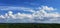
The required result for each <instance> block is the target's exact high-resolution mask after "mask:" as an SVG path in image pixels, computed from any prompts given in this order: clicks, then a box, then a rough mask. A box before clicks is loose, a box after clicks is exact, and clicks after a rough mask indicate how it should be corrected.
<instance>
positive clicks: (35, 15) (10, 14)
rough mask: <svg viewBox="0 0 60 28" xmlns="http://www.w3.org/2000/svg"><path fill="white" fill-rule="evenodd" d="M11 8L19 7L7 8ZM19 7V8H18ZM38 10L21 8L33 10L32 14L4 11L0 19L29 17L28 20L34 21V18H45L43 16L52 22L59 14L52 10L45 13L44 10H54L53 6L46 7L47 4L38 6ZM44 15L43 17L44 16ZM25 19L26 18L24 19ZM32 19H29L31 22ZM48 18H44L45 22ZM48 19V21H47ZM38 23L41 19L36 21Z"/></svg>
mask: <svg viewBox="0 0 60 28" xmlns="http://www.w3.org/2000/svg"><path fill="white" fill-rule="evenodd" d="M12 8H14V9H16V8H19V7H11V8H9V9H12ZM19 9H20V8H19ZM38 9H39V10H38V11H35V10H33V9H29V8H28V9H27V8H22V9H21V10H24V11H30V12H33V13H32V14H25V13H20V12H18V13H16V14H13V12H12V11H9V12H8V13H6V14H5V15H1V16H0V19H1V18H3V19H6V18H7V19H10V18H12V19H25V18H27V19H29V20H33V21H34V22H36V21H35V20H34V19H35V18H36V19H38V20H39V19H40V20H45V18H48V19H49V21H51V22H53V21H54V20H58V19H59V17H60V14H59V13H58V12H56V13H55V12H54V13H52V12H51V13H47V12H46V11H45V10H47V11H54V10H55V8H53V7H48V6H42V7H39V8H38ZM44 17H45V18H44ZM25 20H26V19H25ZM33 21H31V22H33ZM47 21H48V20H47V19H46V22H47ZM49 21H48V22H49ZM26 22H27V20H26ZM38 22H39V23H40V22H41V21H38Z"/></svg>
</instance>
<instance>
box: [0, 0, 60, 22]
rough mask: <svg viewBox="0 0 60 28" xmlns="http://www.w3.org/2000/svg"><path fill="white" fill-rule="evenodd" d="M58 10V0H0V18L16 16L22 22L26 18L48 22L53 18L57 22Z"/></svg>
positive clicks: (59, 7)
mask: <svg viewBox="0 0 60 28" xmlns="http://www.w3.org/2000/svg"><path fill="white" fill-rule="evenodd" d="M55 9H56V10H55ZM18 12H19V13H18ZM47 12H48V13H47ZM59 12H60V0H0V18H2V20H3V19H5V18H8V19H10V20H11V19H12V18H13V19H15V18H16V19H22V20H23V21H22V22H24V21H26V20H27V21H28V20H29V22H31V21H32V22H34V21H35V20H39V19H41V20H42V21H48V22H49V21H50V22H51V21H52V22H54V21H55V20H56V21H58V22H59V20H58V19H59V18H58V17H60V13H59ZM45 17H47V18H45ZM50 17H51V18H52V17H53V19H51V20H50ZM56 17H57V18H58V19H57V18H56ZM26 18H29V19H26ZM35 18H37V19H35ZM54 18H56V19H54ZM8 19H7V20H8ZM13 19H12V21H13ZM27 21H26V22H27ZM8 22H9V21H8ZM35 22H39V21H35Z"/></svg>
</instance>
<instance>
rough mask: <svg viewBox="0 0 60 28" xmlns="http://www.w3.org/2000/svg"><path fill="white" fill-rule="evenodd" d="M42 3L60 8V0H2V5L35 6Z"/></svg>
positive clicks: (0, 2) (0, 4) (0, 3)
mask: <svg viewBox="0 0 60 28" xmlns="http://www.w3.org/2000/svg"><path fill="white" fill-rule="evenodd" d="M42 5H44V6H51V7H54V8H58V9H60V0H0V6H24V7H31V8H34V7H39V6H42ZM58 11H59V10H58Z"/></svg>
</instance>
